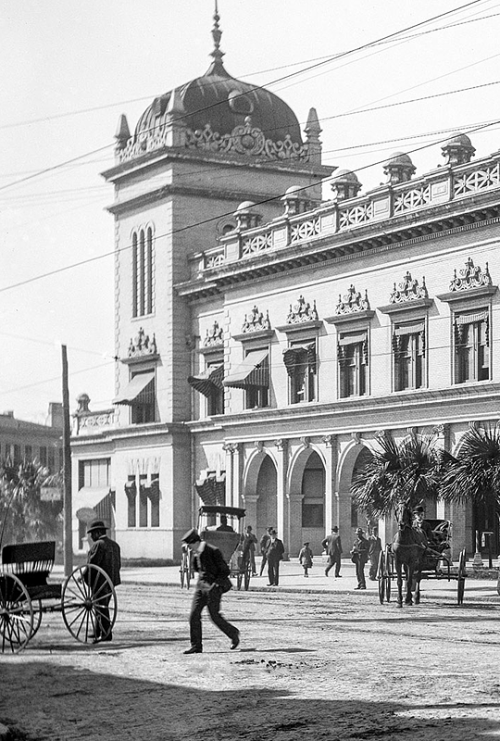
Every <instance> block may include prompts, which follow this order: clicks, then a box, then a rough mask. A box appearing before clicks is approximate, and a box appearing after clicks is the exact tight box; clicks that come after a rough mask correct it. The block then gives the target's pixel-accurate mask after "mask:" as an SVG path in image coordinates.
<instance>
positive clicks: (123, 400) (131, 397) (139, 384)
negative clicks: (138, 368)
mask: <svg viewBox="0 0 500 741" xmlns="http://www.w3.org/2000/svg"><path fill="white" fill-rule="evenodd" d="M154 377H155V374H154V373H138V374H137V375H136V376H134V377H133V378H132V380H131V381H130V382H129V384H128V386H126V387H125V389H124V390H123V391H122V393H121V394H120V395H119V396H117V397H116V399H113V404H134V403H135V404H140V403H141V399H140V398H139V396H140V394H142V393H143V392H144V393H147V391H148V390H149V389H148V386H149V384H152V383H153V381H154Z"/></svg>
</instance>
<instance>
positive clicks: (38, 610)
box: [30, 599, 42, 638]
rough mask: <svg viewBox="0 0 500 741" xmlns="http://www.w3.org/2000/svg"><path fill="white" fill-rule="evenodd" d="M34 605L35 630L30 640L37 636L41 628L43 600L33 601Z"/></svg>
mask: <svg viewBox="0 0 500 741" xmlns="http://www.w3.org/2000/svg"><path fill="white" fill-rule="evenodd" d="M32 603H33V605H34V607H33V630H32V631H31V635H30V638H33V636H34V635H36V634H37V632H38V628H39V627H40V625H41V622H42V600H41V599H36V600H32Z"/></svg>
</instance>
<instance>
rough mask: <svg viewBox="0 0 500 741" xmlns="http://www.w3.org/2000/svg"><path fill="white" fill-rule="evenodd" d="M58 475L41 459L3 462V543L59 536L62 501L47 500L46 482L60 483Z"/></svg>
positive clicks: (0, 532)
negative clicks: (44, 495)
mask: <svg viewBox="0 0 500 741" xmlns="http://www.w3.org/2000/svg"><path fill="white" fill-rule="evenodd" d="M57 479H58V476H57V475H56V476H51V477H49V475H48V471H47V469H46V468H44V467H43V466H42V465H41V464H40V463H38V462H37V461H33V462H31V461H23V463H14V462H13V461H12V460H9V459H7V460H4V461H2V462H1V463H0V545H1V544H2V542H3V541H4V540H5V541H7V540H8V541H9V542H11V543H13V542H16V543H22V542H26V541H29V540H44V539H46V538H51V537H55V535H56V533H57V520H58V516H59V515H60V513H61V511H62V501H55V502H52V501H43V500H42V499H41V496H40V494H41V487H42V485H43V484H47V483H52V484H53V483H56V484H57Z"/></svg>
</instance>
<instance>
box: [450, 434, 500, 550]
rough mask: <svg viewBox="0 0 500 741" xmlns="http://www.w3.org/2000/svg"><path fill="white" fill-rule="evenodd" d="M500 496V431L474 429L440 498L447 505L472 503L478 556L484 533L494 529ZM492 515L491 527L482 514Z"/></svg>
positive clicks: (452, 461)
mask: <svg viewBox="0 0 500 741" xmlns="http://www.w3.org/2000/svg"><path fill="white" fill-rule="evenodd" d="M499 492H500V429H499V428H498V427H494V428H490V427H487V428H484V429H483V428H476V427H471V428H469V429H468V430H467V432H466V433H465V434H464V436H463V437H462V440H461V443H460V452H459V455H458V457H451V456H450V461H449V462H448V464H447V466H446V471H445V474H444V477H443V481H442V484H441V490H440V495H441V497H442V498H443V499H444V500H445V501H447V502H460V503H465V502H467V501H470V502H472V504H473V507H474V520H475V522H474V530H475V540H476V544H477V546H476V548H477V552H479V551H480V541H481V535H482V531H484V530H486V529H488V530H493V529H494V522H495V520H496V512H495V508H496V509H498V504H499ZM485 509H486V512H488V510H489V511H490V518H489V519H490V520H492V522H490V523H489V525H490V526H489V527H488V528H486V527H484V525H485V524H486V523H484V522H483V521H482V520H483V516H482V513H484V510H485Z"/></svg>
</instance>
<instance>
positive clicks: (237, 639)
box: [231, 633, 240, 651]
mask: <svg viewBox="0 0 500 741" xmlns="http://www.w3.org/2000/svg"><path fill="white" fill-rule="evenodd" d="M239 645H240V634H239V633H236V635H235V636H234V638H233V640H232V641H231V651H234V649H235V648H238V646H239Z"/></svg>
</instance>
